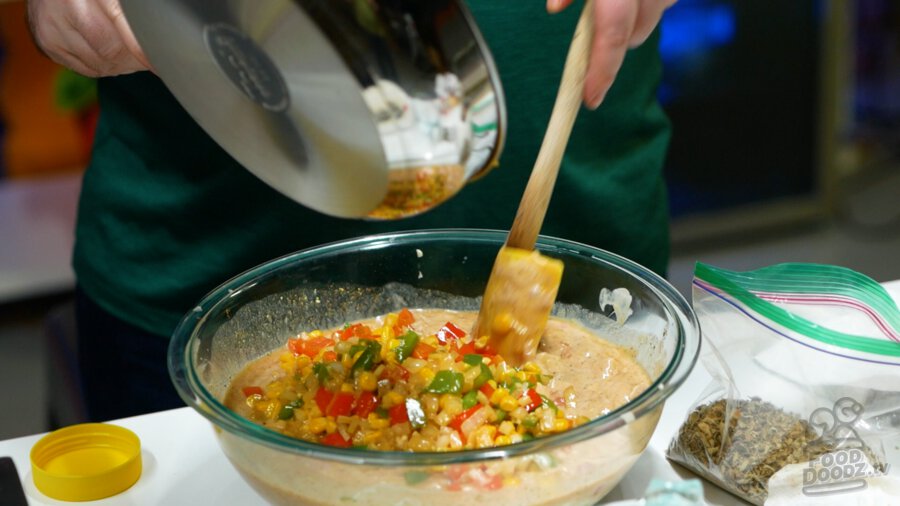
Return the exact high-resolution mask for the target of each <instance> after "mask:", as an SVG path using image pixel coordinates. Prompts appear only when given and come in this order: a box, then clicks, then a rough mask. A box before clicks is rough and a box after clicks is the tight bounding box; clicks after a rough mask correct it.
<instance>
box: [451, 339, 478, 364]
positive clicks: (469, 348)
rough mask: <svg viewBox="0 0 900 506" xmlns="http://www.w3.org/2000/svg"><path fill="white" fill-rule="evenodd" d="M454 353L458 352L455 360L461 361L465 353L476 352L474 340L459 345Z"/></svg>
mask: <svg viewBox="0 0 900 506" xmlns="http://www.w3.org/2000/svg"><path fill="white" fill-rule="evenodd" d="M456 353H458V355H456V361H457V362H460V361H462V359H463V357H465V356H466V355H469V354H473V353H478V352H477V351H475V342H474V341H472V342H469V343H466V344H464V345H462V346H460V347H459V348H457V349H456Z"/></svg>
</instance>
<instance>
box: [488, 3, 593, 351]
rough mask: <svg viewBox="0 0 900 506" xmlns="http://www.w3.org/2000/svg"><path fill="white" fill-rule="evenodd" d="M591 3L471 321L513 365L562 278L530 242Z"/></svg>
mask: <svg viewBox="0 0 900 506" xmlns="http://www.w3.org/2000/svg"><path fill="white" fill-rule="evenodd" d="M592 7H593V2H592V0H588V1H587V2H585V5H584V10H583V11H582V13H581V17H580V18H579V20H578V25H577V27H576V28H575V35H574V36H573V38H572V43H571V45H570V46H569V52H568V55H567V56H566V62H565V66H564V68H563V73H562V79H561V82H560V86H559V91H558V93H557V96H556V102H555V103H554V104H553V111H552V112H551V114H550V121H549V123H548V125H547V131H546V133H545V134H544V140H543V142H542V144H541V149H540V151H539V152H538V156H537V160H536V161H535V164H534V168H533V169H532V171H531V176H530V177H529V179H528V184H527V186H526V187H525V192H524V194H523V195H522V200H521V202H520V203H519V209H518V211H517V212H516V217H515V219H514V220H513V224H512V227H511V228H510V231H509V236H507V238H506V244H505V245H504V246H503V247H502V248H500V252H499V253H498V254H497V259H496V260H495V261H494V267H493V269H492V270H491V275H490V278H488V282H487V286H486V287H485V291H484V298H483V300H482V303H481V309H480V311H479V313H478V319H477V321H476V322H475V334H474V335H475V337H476V338H479V337H483V336H488V344H489V346H490V347H491V348H492V349H493V350H494V351H495V352H497V353H498V354H499V355H500V356H502V357H503V358H504V359H505V360H506V361H507V362H509V363H510V364H512V365H514V366H519V365H521V364H522V363H524V362H526V361H528V360H529V359H531V358H533V357H534V355H535V354H536V353H537V347H538V344H539V343H540V339H541V336H542V335H543V333H544V329H545V328H546V326H547V320H548V318H549V317H550V310H551V309H552V308H553V302H554V301H555V300H556V293H557V290H558V289H559V283H560V280H561V279H562V271H563V263H562V262H561V261H559V260H556V259H553V258H548V257H544V256H542V255H541V254H540V253H538V252H537V251H536V250H535V249H534V246H535V242H536V241H537V236H538V233H539V232H540V229H541V224H542V223H543V221H544V216H545V215H546V214H547V205H548V204H549V202H550V195H551V194H552V193H553V186H554V183H555V182H556V176H557V174H558V173H559V165H560V163H561V162H562V157H563V152H564V151H565V149H566V144H567V143H568V140H569V134H570V133H571V131H572V125H573V124H574V123H575V116H576V115H577V114H578V110H579V109H580V106H581V102H582V90H583V88H584V75H585V70H586V69H587V61H588V55H589V52H590V43H591V40H592V38H593V37H592V35H593V20H592V15H593V8H592Z"/></svg>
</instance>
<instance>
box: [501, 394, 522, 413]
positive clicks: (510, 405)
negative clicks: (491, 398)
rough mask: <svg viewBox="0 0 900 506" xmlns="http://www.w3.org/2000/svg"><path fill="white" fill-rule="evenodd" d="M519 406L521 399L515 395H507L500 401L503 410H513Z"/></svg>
mask: <svg viewBox="0 0 900 506" xmlns="http://www.w3.org/2000/svg"><path fill="white" fill-rule="evenodd" d="M517 407H519V401H518V400H516V398H515V397H512V396H506V397H504V398H503V400H501V401H500V409H502V410H503V411H512V410H514V409H516V408H517Z"/></svg>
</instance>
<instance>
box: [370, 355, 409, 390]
mask: <svg viewBox="0 0 900 506" xmlns="http://www.w3.org/2000/svg"><path fill="white" fill-rule="evenodd" d="M413 356H415V354H413ZM417 358H418V357H417ZM378 379H386V380H388V381H390V382H391V384H392V385H393V384H396V383H397V382H399V381H400V380H403V381H406V380H408V379H409V370H408V369H406V368H405V367H401V366H399V365H388V366H387V367H385V368H384V370H383V371H381V374H380V375H378Z"/></svg>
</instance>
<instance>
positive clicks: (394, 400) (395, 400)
mask: <svg viewBox="0 0 900 506" xmlns="http://www.w3.org/2000/svg"><path fill="white" fill-rule="evenodd" d="M405 400H406V399H404V398H403V396H402V395H400V394H399V393H397V392H393V391H391V392H388V393H386V394H385V395H384V407H385V408H390V407H393V406H396V405H397V404H402V403H403V402H404V401H405Z"/></svg>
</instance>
